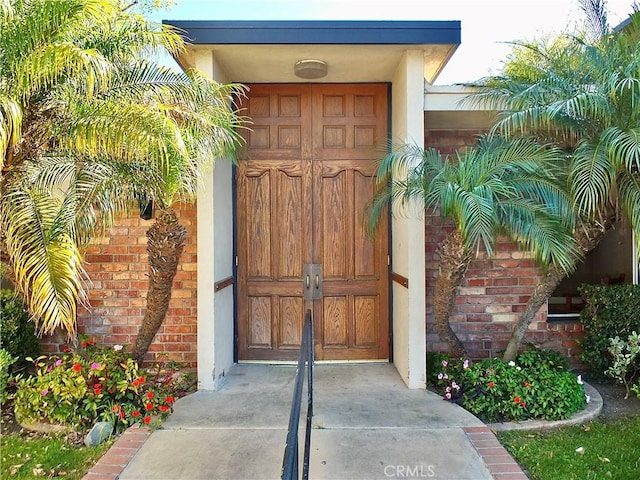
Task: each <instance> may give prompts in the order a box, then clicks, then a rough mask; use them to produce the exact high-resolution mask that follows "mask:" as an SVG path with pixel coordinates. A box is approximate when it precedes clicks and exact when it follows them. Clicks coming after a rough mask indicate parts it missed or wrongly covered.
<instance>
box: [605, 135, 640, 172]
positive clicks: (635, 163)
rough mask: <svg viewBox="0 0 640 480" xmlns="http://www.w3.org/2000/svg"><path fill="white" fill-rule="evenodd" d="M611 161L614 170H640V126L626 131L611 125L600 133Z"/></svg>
mask: <svg viewBox="0 0 640 480" xmlns="http://www.w3.org/2000/svg"><path fill="white" fill-rule="evenodd" d="M602 142H603V143H604V144H605V145H607V146H608V153H609V158H610V161H611V163H612V164H613V166H614V168H616V170H620V169H623V170H627V171H629V172H635V173H638V172H640V126H638V127H636V128H632V129H629V130H626V131H623V130H620V129H619V128H617V127H611V128H608V129H607V130H605V131H604V132H603V133H602Z"/></svg>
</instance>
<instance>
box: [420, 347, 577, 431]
mask: <svg viewBox="0 0 640 480" xmlns="http://www.w3.org/2000/svg"><path fill="white" fill-rule="evenodd" d="M439 360H440V363H439V367H440V368H438V369H435V370H432V371H430V379H431V382H432V384H433V385H434V386H435V388H436V390H437V392H438V393H440V394H441V395H442V396H443V397H444V398H445V400H449V401H452V402H456V403H458V404H460V405H461V406H462V407H464V408H465V409H466V410H468V411H470V412H471V413H473V414H474V415H476V416H477V417H479V418H480V419H482V420H484V421H487V422H495V421H519V420H526V419H530V418H537V419H545V420H558V419H563V418H568V417H569V416H571V415H572V414H573V413H575V412H577V411H580V410H582V409H583V408H584V407H585V403H586V402H587V401H588V398H587V397H586V396H585V393H584V387H583V384H582V380H581V378H580V377H576V376H575V375H573V374H572V373H570V372H569V371H568V370H567V367H566V361H564V359H563V358H562V357H561V356H560V355H559V354H557V353H555V352H551V351H548V350H530V351H527V352H524V353H522V354H521V355H520V356H518V358H516V361H512V362H509V363H505V362H503V361H502V360H500V359H498V358H493V359H487V360H483V361H481V362H478V363H475V364H471V363H470V362H469V361H468V360H464V361H462V362H456V361H452V360H449V359H447V358H446V357H441V358H440V359H439ZM431 365H432V368H433V364H431Z"/></svg>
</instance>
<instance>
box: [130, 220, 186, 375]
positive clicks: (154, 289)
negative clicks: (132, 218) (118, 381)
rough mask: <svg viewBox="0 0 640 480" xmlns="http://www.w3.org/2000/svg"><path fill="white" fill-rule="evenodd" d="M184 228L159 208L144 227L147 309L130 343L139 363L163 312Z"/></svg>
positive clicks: (183, 241)
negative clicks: (132, 343)
mask: <svg viewBox="0 0 640 480" xmlns="http://www.w3.org/2000/svg"><path fill="white" fill-rule="evenodd" d="M186 236H187V231H186V229H185V228H184V227H183V226H182V225H180V223H178V217H177V216H176V214H175V212H174V211H173V210H167V211H163V212H162V213H159V214H158V216H157V217H156V222H155V223H154V224H153V225H152V226H151V228H149V230H148V231H147V238H148V243H147V252H148V253H149V289H148V291H147V309H146V312H145V315H144V319H143V320H142V325H141V326H140V331H139V333H138V337H137V338H136V342H135V344H134V346H133V351H132V356H133V358H136V359H137V360H138V363H139V364H142V362H143V360H144V356H145V354H146V353H147V351H148V350H149V346H150V345H151V342H152V341H153V338H154V337H155V335H156V332H157V331H158V329H159V328H160V325H162V322H163V321H164V319H165V316H166V315H167V309H168V308H169V301H170V300H171V289H172V286H173V278H174V277H175V276H176V272H177V271H178V263H179V262H180V255H181V254H182V251H183V250H184V245H185V239H186Z"/></svg>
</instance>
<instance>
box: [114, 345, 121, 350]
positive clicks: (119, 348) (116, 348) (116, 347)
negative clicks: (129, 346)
mask: <svg viewBox="0 0 640 480" xmlns="http://www.w3.org/2000/svg"><path fill="white" fill-rule="evenodd" d="M122 348H123V347H122V345H114V346H113V349H114V350H115V351H116V352H119V351H120V350H122Z"/></svg>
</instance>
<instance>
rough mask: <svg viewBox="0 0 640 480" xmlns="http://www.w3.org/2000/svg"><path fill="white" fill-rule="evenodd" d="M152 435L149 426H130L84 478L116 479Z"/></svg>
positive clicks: (94, 479)
mask: <svg viewBox="0 0 640 480" xmlns="http://www.w3.org/2000/svg"><path fill="white" fill-rule="evenodd" d="M149 435H151V430H149V429H148V428H140V427H138V426H133V427H129V428H128V429H127V430H125V431H124V432H123V433H122V435H120V437H119V438H118V439H117V440H116V441H115V443H114V444H113V445H111V448H109V450H107V451H106V453H105V454H104V455H103V456H102V457H101V458H100V460H98V463H96V464H95V465H94V466H93V467H92V468H91V470H89V471H88V472H87V474H86V475H85V476H84V477H83V478H82V480H116V479H117V478H118V476H119V475H120V474H121V473H122V471H123V470H124V469H125V467H126V466H127V465H128V464H129V462H130V461H131V459H132V458H133V456H134V455H135V454H136V453H137V452H138V450H139V449H140V447H142V445H144V442H146V441H147V438H149Z"/></svg>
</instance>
